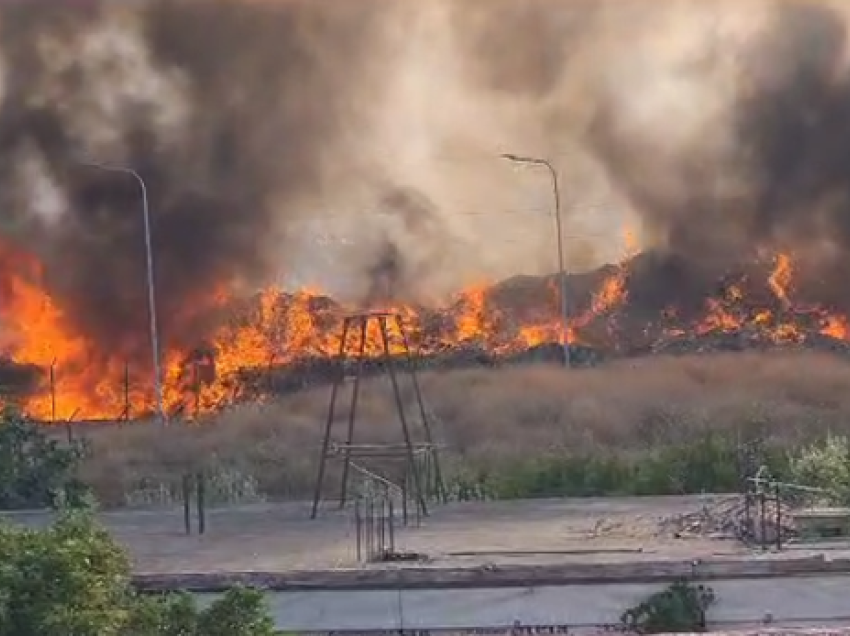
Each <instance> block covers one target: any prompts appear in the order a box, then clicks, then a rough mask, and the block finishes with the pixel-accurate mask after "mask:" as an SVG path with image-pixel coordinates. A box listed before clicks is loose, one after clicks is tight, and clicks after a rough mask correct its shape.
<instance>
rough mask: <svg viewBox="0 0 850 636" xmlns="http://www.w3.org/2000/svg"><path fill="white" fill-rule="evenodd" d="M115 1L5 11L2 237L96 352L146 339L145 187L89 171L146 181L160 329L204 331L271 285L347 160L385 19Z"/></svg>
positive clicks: (291, 6)
mask: <svg viewBox="0 0 850 636" xmlns="http://www.w3.org/2000/svg"><path fill="white" fill-rule="evenodd" d="M122 4H124V3H114V2H91V3H88V7H87V8H83V7H81V6H80V5H79V3H32V2H23V1H22V2H18V3H11V4H10V3H4V5H3V7H2V10H0V28H1V29H2V31H1V32H0V52H2V62H3V70H4V77H3V80H4V81H3V101H2V106H0V206H2V210H3V212H2V215H3V219H2V227H3V228H5V229H4V235H5V236H4V241H5V242H7V243H8V242H9V241H10V240H11V241H14V242H16V243H18V244H20V245H21V246H23V247H25V248H26V249H27V250H29V251H35V252H36V253H37V254H38V256H39V257H40V258H41V259H42V261H43V262H44V263H45V265H46V275H47V277H48V281H49V285H50V288H51V290H52V292H53V293H54V294H55V295H56V297H57V300H58V301H59V302H60V303H61V306H62V307H63V308H64V310H65V311H66V313H67V314H68V315H69V316H70V317H71V319H72V320H73V321H75V322H76V323H77V326H78V327H79V328H80V329H81V330H82V331H83V332H84V333H86V334H90V335H92V336H94V338H95V339H96V341H97V342H99V343H102V344H103V345H104V346H105V347H107V348H109V347H113V348H114V347H128V346H129V347H133V346H135V345H136V343H137V342H138V341H139V340H142V344H143V343H144V340H143V339H141V338H138V337H136V338H133V337H132V334H143V333H144V325H145V321H146V320H147V310H146V300H145V299H146V295H145V294H146V291H145V259H144V242H143V236H144V234H143V226H142V219H143V216H142V206H141V196H140V194H141V193H140V190H139V185H138V184H137V183H136V181H135V180H134V179H133V178H131V177H130V176H129V175H126V174H120V173H116V172H110V171H106V170H103V169H98V168H96V167H92V166H88V165H85V164H86V162H91V161H95V162H103V163H108V164H113V165H117V166H126V167H132V168H133V169H134V170H136V171H137V172H138V173H139V174H140V175H141V176H142V177H143V179H144V181H145V183H146V185H147V193H148V197H149V203H150V210H151V214H152V232H153V236H154V253H155V260H156V284H157V292H158V300H159V314H160V319H161V322H162V324H163V329H164V331H165V332H166V334H167V336H168V338H169V339H170V340H171V342H181V341H183V342H185V341H186V340H187V339H189V338H194V337H197V331H195V330H194V328H196V327H197V326H198V325H197V324H195V320H194V319H195V318H197V317H199V316H203V311H201V310H202V309H203V306H202V305H200V306H199V303H203V302H204V301H205V300H208V299H209V295H210V292H211V291H212V290H214V289H215V287H216V285H220V284H222V283H232V282H234V281H235V282H239V281H241V280H246V281H248V282H253V283H256V282H258V281H263V280H265V279H267V278H268V274H269V272H270V271H272V270H273V267H275V266H277V264H278V263H279V262H280V253H279V252H280V250H281V246H282V245H283V244H284V240H285V238H286V233H287V232H288V231H290V229H291V227H292V226H291V225H290V222H291V221H293V220H295V219H296V218H297V217H298V216H307V213H306V211H305V210H304V209H303V207H301V206H300V205H299V201H300V198H301V197H303V196H305V195H310V194H312V193H313V192H314V191H319V190H321V189H322V188H323V165H324V163H325V158H326V156H327V155H330V154H332V153H340V154H341V155H342V156H345V153H344V133H345V129H346V128H347V127H351V126H356V125H357V121H358V114H357V110H356V104H355V103H354V102H353V100H352V98H353V97H354V96H355V95H356V93H357V90H359V88H360V87H361V86H364V85H368V81H369V80H368V77H366V76H367V75H368V59H369V58H368V56H369V54H370V51H369V47H368V42H369V40H370V38H372V37H373V32H374V28H375V27H374V25H375V16H376V15H378V12H379V11H380V9H381V6H380V5H381V3H380V2H378V3H376V2H372V3H370V4H369V7H368V8H358V9H355V10H351V9H349V8H345V7H340V6H338V5H335V6H334V7H333V8H332V10H331V7H329V5H328V3H316V2H309V1H288V2H283V3H281V2H269V3H259V4H257V3H248V2H231V1H226V0H221V1H218V0H203V1H194V0H186V1H181V2H171V1H168V0H162V1H158V0H157V1H153V2H148V3H127V4H128V5H131V6H124V7H121V6H116V5H122ZM292 231H295V230H292ZM6 273H9V271H8V270H6Z"/></svg>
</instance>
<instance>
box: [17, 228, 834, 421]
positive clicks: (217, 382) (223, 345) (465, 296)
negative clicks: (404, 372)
mask: <svg viewBox="0 0 850 636" xmlns="http://www.w3.org/2000/svg"><path fill="white" fill-rule="evenodd" d="M626 245H627V248H628V254H627V256H632V255H634V254H636V253H637V249H638V248H637V242H636V240H635V238H634V235H633V234H631V233H627V234H626ZM0 248H2V249H0V264H2V265H3V266H4V268H5V270H6V272H9V271H11V272H14V275H8V273H7V275H6V276H5V286H4V287H3V288H2V289H0V300H2V303H1V304H0V319H2V322H0V325H2V331H0V346H2V353H3V354H4V355H6V356H8V357H9V358H11V359H13V360H15V361H16V362H19V363H29V364H33V365H36V366H38V367H40V368H42V369H44V370H46V371H47V370H50V369H51V368H52V369H53V371H55V377H56V385H55V386H56V390H55V391H53V392H52V391H51V390H50V387H49V383H47V382H45V383H44V386H43V387H42V389H41V390H39V391H37V392H36V393H34V394H33V395H30V396H28V397H26V398H24V399H23V405H22V406H23V408H24V409H25V410H26V411H27V412H28V413H29V414H31V415H32V416H34V417H36V418H39V419H43V420H53V419H56V420H63V419H67V418H71V417H73V416H75V414H76V415H78V416H79V417H81V418H85V419H99V418H104V419H115V418H117V417H119V416H120V414H121V413H122V412H123V411H124V410H125V408H126V406H127V405H128V404H129V405H130V406H131V409H132V412H131V413H130V415H133V416H136V415H139V414H140V413H141V412H142V411H148V412H149V411H150V410H151V409H152V408H153V400H152V390H151V382H150V371H149V369H148V368H146V367H145V365H144V363H143V362H142V363H141V364H140V365H139V366H140V368H134V369H129V370H128V368H127V366H126V364H125V361H124V360H122V359H120V358H119V357H116V356H108V355H105V354H104V353H103V352H102V351H99V349H98V347H97V343H96V342H92V341H90V340H89V339H87V338H86V337H84V336H82V335H80V333H78V332H77V331H76V330H74V329H73V328H72V322H70V321H69V320H68V316H66V315H65V314H64V313H63V308H62V307H61V305H60V304H58V303H57V302H56V299H54V298H51V297H50V295H49V294H47V293H46V292H45V287H44V285H43V284H42V279H41V276H42V272H41V268H40V267H39V265H38V263H37V262H36V261H35V260H34V259H32V258H30V257H27V256H26V255H22V254H17V253H13V252H12V250H11V249H9V248H7V247H3V246H0ZM794 272H795V269H794V263H793V260H792V258H791V257H790V256H789V255H787V254H780V255H778V256H777V258H776V262H775V267H774V269H773V271H772V272H771V273H770V275H769V276H768V278H767V281H766V283H767V286H768V288H769V289H770V290H771V291H772V293H773V295H774V296H775V298H776V301H777V302H778V303H779V305H780V306H781V310H777V308H776V307H775V306H765V307H752V302H750V301H749V300H748V299H747V298H745V292H744V287H743V286H742V285H740V284H733V285H730V286H728V287H727V289H726V290H725V292H724V293H723V294H722V295H721V297H720V298H713V299H709V300H708V301H707V305H706V313H705V315H704V316H703V317H702V319H700V320H699V321H697V322H696V323H695V324H693V325H683V324H682V320H681V318H680V316H679V314H678V312H677V310H676V308H675V307H670V308H668V310H667V311H665V312H664V315H663V317H661V316H660V317H659V318H660V319H662V322H663V324H665V325H666V329H667V331H666V333H667V334H668V335H675V334H684V333H687V332H689V331H691V332H693V333H695V334H697V335H699V334H708V333H714V332H735V331H738V330H741V329H753V330H757V331H758V332H759V333H762V334H765V335H766V336H767V337H768V338H771V339H773V340H775V341H776V342H797V341H799V340H801V339H802V338H804V337H805V332H806V330H805V329H804V328H803V327H801V325H802V324H803V322H804V321H806V320H808V321H814V322H815V323H816V324H815V326H814V331H815V332H816V333H820V334H822V335H824V336H829V337H833V338H838V339H842V340H850V321H848V319H847V318H846V317H844V316H840V315H835V314H833V313H830V312H828V311H826V310H824V309H821V308H816V309H813V310H807V311H806V312H805V315H803V313H802V312H801V311H800V310H799V309H795V307H794V302H793V299H792V297H791V296H792V294H791V290H792V289H793V283H794V280H793V279H794ZM628 275H629V270H628V267H627V264H626V263H623V264H621V265H620V266H618V267H616V268H614V269H613V271H612V273H611V274H610V275H609V276H607V277H606V278H605V279H604V280H603V281H602V282H601V284H600V285H599V287H598V289H596V290H595V291H594V292H593V293H592V295H591V298H590V300H589V302H587V306H586V308H585V309H584V310H583V311H580V312H578V313H577V314H576V315H574V316H573V317H572V319H571V320H570V322H569V325H568V338H569V342H571V343H577V342H581V338H582V337H583V332H584V330H585V329H586V328H588V327H589V326H590V325H591V324H598V323H599V321H602V323H601V324H603V325H605V324H609V325H610V321H612V320H613V319H614V318H616V317H617V316H618V315H619V312H620V310H621V309H622V308H623V306H624V305H625V304H626V303H627V302H628V300H629V298H628V286H627V282H628ZM550 284H551V285H552V289H551V291H552V293H553V295H554V297H555V298H558V295H559V294H560V288H559V284H558V283H557V281H556V280H554V279H553V280H552V281H550ZM231 301H232V299H231V298H229V297H228V294H227V293H225V292H224V291H223V290H218V291H216V292H215V293H212V294H211V298H210V299H209V300H208V303H207V304H208V305H209V304H211V305H213V306H217V307H226V306H228V304H229V303H230V302H231ZM766 304H769V303H766ZM558 306H559V303H553V306H552V309H555V308H557V307H558ZM252 307H253V309H252V311H251V312H250V313H249V314H248V315H240V316H238V317H235V318H233V319H232V320H231V321H229V322H226V323H224V324H222V325H221V326H220V327H219V328H218V329H216V330H215V331H214V332H213V333H212V334H209V336H208V338H207V345H208V346H207V349H206V350H203V349H201V350H199V351H194V352H193V351H181V350H175V349H173V348H168V347H166V348H165V350H164V352H163V356H162V358H163V367H164V387H163V389H164V400H165V404H166V407H167V408H168V409H169V410H170V411H174V410H176V409H180V408H182V409H184V410H185V412H186V413H187V414H189V415H191V413H193V412H194V411H197V412H199V413H204V412H208V411H210V410H213V409H216V408H218V407H220V406H221V405H224V404H227V403H229V402H231V401H232V400H234V399H235V398H237V397H239V391H240V390H242V386H243V383H242V382H241V381H240V374H242V373H244V372H245V371H246V370H248V371H250V370H262V369H264V368H267V367H269V366H271V365H278V364H288V363H292V362H295V361H297V360H299V359H303V358H306V357H309V356H329V355H335V354H336V353H337V352H339V350H340V346H341V344H342V343H341V342H340V339H341V327H342V320H343V316H342V315H341V314H340V311H339V309H340V308H339V307H336V306H331V305H330V304H329V303H328V302H327V300H326V299H324V298H323V297H322V296H321V294H320V293H319V292H318V291H316V290H301V291H299V292H297V293H294V294H286V293H283V292H282V291H281V290H279V289H266V290H264V291H263V292H262V293H261V294H260V295H259V297H258V300H257V302H256V303H254V304H253V305H252ZM388 309H391V311H392V312H396V313H398V314H400V315H401V319H402V322H403V324H404V326H405V328H406V330H407V333H408V343H409V344H410V345H411V347H412V348H413V349H414V350H415V349H417V348H419V349H421V350H422V352H423V353H429V352H434V351H437V350H439V349H441V348H447V347H454V346H458V345H464V344H465V345H469V344H475V345H480V346H483V347H486V348H487V349H489V350H495V351H512V350H521V349H524V348H527V347H533V346H537V345H540V344H544V343H546V342H558V341H560V335H561V330H562V322H561V320H560V316H559V314H560V312H558V311H550V315H547V317H546V318H545V319H540V320H537V319H535V320H534V321H529V322H528V323H527V324H515V325H513V324H511V323H510V321H509V320H508V316H507V314H505V315H502V314H500V313H499V312H498V311H495V310H494V309H493V308H492V307H490V306H489V303H488V294H487V291H486V286H485V285H484V284H479V285H475V286H473V287H471V288H469V289H467V290H465V291H463V292H462V293H461V294H460V295H459V297H458V298H457V301H456V302H455V304H454V305H453V307H452V309H451V310H449V311H444V312H441V313H439V314H438V316H439V319H440V321H441V322H440V325H439V327H438V328H436V331H434V330H432V329H430V328H429V329H428V330H426V329H425V328H424V327H423V321H424V320H425V319H426V318H427V317H428V316H429V315H430V314H427V312H426V313H423V311H422V310H420V309H419V308H416V307H412V306H406V305H399V306H396V307H392V308H388ZM668 323H669V324H668ZM806 324H808V323H806ZM432 331H433V332H434V333H432ZM809 331H811V329H809ZM426 332H427V333H426ZM434 334H436V335H434ZM358 338H359V334H357V333H353V334H349V337H348V338H347V343H346V344H347V348H348V350H349V351H355V350H356V349H358V348H359V343H358V342H357V340H358ZM382 347H383V342H382V339H381V334H380V333H378V331H377V329H376V326H375V325H374V324H373V325H372V327H371V328H370V329H369V330H368V332H367V334H366V339H365V342H364V343H363V348H364V352H365V353H366V354H367V355H377V354H379V353H381V352H382ZM390 349H391V351H392V352H394V353H399V352H401V351H403V343H402V342H401V341H400V339H399V337H398V335H397V333H395V334H393V335H392V339H391V342H390ZM139 374H141V376H140V375H139ZM125 377H128V378H129V379H130V381H129V382H125V381H124V379H125Z"/></svg>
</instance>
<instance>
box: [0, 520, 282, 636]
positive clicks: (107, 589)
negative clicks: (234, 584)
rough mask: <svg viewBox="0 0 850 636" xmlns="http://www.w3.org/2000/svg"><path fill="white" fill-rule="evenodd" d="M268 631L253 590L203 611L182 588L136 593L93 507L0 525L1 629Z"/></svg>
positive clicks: (206, 635)
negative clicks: (26, 523) (47, 523)
mask: <svg viewBox="0 0 850 636" xmlns="http://www.w3.org/2000/svg"><path fill="white" fill-rule="evenodd" d="M273 634H274V624H273V621H272V619H271V617H270V616H269V614H268V611H267V608H266V606H265V600H264V598H263V595H262V593H261V592H258V591H253V590H247V589H242V588H236V589H233V590H231V591H229V592H228V593H227V594H225V595H224V596H223V597H222V598H220V599H219V600H217V601H216V602H215V603H213V604H212V605H211V606H210V607H209V608H207V609H206V610H204V611H199V610H198V608H197V605H196V604H195V599H194V597H192V596H191V595H189V594H186V593H181V592H178V593H169V594H165V595H160V596H141V595H139V594H137V593H135V592H134V591H133V589H132V587H131V585H130V563H129V560H128V558H127V555H126V553H125V552H124V551H123V550H122V549H121V548H120V547H119V546H118V545H117V544H116V543H115V542H114V541H113V540H112V538H111V537H110V536H109V534H108V533H107V532H106V531H105V530H104V529H103V528H102V527H100V526H99V525H98V524H97V523H96V522H95V520H94V515H93V514H92V511H91V509H86V508H81V509H76V510H69V509H66V510H63V511H61V512H60V517H59V519H58V520H57V521H56V523H55V524H54V525H53V526H52V527H49V528H47V529H43V530H34V529H29V528H22V527H13V526H10V525H3V524H0V636H272V635H273Z"/></svg>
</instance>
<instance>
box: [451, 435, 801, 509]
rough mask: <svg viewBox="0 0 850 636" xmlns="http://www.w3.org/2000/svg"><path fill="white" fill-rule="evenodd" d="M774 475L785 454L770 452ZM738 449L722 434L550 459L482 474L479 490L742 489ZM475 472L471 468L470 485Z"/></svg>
mask: <svg viewBox="0 0 850 636" xmlns="http://www.w3.org/2000/svg"><path fill="white" fill-rule="evenodd" d="M763 461H764V462H765V463H766V464H767V465H768V466H769V467H770V470H771V474H773V475H786V474H787V473H788V468H787V458H786V456H785V454H784V453H781V452H777V451H776V450H775V449H771V448H768V449H766V451H765V457H764V458H763ZM739 463H740V462H739V457H738V446H737V444H736V443H734V442H733V441H731V440H729V439H726V438H723V437H721V436H719V435H708V436H706V437H704V438H702V439H699V440H696V441H694V442H692V443H691V444H687V445H682V446H667V447H661V448H657V449H652V450H649V451H645V452H635V453H617V454H615V453H609V454H605V455H567V454H558V455H548V456H543V457H535V458H531V459H527V460H524V461H521V462H513V463H502V464H500V465H497V466H492V467H490V468H489V470H487V471H481V472H480V473H479V476H478V477H477V480H479V481H480V482H481V485H479V486H478V487H477V489H478V491H480V492H484V493H486V494H487V495H488V496H489V497H492V498H496V499H519V498H535V497H602V496H630V495H684V494H698V493H702V492H712V493H721V492H734V491H737V490H738V489H739V488H740V475H739V468H738V467H739ZM469 474H471V471H470V470H469V469H467V472H466V473H465V477H464V480H463V481H462V482H461V483H463V484H467V483H468V480H469V477H468V475H469Z"/></svg>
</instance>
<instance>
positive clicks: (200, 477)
mask: <svg viewBox="0 0 850 636" xmlns="http://www.w3.org/2000/svg"><path fill="white" fill-rule="evenodd" d="M195 483H196V487H197V489H198V534H204V532H206V530H207V511H206V499H207V483H206V479H205V475H204V473H203V472H198V473H197V474H196V475H195Z"/></svg>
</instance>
